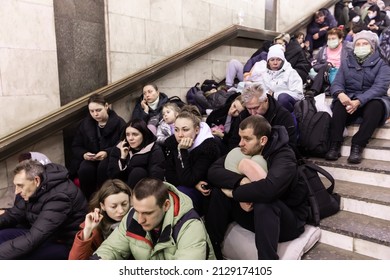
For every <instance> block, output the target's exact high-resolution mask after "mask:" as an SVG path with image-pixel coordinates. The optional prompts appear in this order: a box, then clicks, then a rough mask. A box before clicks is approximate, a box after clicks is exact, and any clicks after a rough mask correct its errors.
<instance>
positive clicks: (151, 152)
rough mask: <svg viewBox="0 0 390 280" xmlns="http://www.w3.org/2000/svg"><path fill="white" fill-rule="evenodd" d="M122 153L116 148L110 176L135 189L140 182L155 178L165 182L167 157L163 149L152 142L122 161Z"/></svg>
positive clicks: (110, 165) (113, 152) (110, 164)
mask: <svg viewBox="0 0 390 280" xmlns="http://www.w3.org/2000/svg"><path fill="white" fill-rule="evenodd" d="M120 158H121V151H120V149H119V148H117V147H114V148H113V149H112V151H111V154H110V159H109V163H108V176H109V177H110V178H112V179H121V180H123V181H124V182H127V184H128V185H129V186H130V187H131V188H134V186H135V185H136V184H137V183H138V181H139V180H141V179H143V178H145V177H153V178H157V179H160V180H164V173H165V170H164V166H163V164H164V160H165V156H164V153H163V151H162V149H161V147H160V146H159V145H158V144H157V143H156V142H152V143H150V144H149V145H147V146H146V147H144V148H143V149H141V150H140V151H138V152H136V153H132V152H130V153H129V155H128V156H127V158H126V159H125V160H121V159H120Z"/></svg>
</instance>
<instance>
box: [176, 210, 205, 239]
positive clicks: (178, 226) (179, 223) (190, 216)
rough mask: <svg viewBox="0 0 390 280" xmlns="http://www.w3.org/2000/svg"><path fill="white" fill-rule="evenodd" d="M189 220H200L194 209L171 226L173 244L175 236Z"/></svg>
mask: <svg viewBox="0 0 390 280" xmlns="http://www.w3.org/2000/svg"><path fill="white" fill-rule="evenodd" d="M191 219H197V220H200V217H199V214H198V213H197V212H196V211H195V210H194V208H191V209H190V211H188V212H187V213H185V214H184V215H183V216H182V217H181V218H180V219H179V220H178V221H177V223H176V224H175V225H174V226H173V229H172V237H173V240H175V242H177V236H178V235H179V232H180V230H181V227H182V226H183V225H184V223H185V222H187V221H188V220H191Z"/></svg>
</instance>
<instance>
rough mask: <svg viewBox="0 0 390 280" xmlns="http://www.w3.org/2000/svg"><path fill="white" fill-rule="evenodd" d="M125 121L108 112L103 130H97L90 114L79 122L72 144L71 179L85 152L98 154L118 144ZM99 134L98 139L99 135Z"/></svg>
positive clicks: (110, 111)
mask: <svg viewBox="0 0 390 280" xmlns="http://www.w3.org/2000/svg"><path fill="white" fill-rule="evenodd" d="M125 125H126V123H125V121H124V120H123V119H122V118H121V117H120V116H118V115H117V114H116V113H115V112H114V111H113V110H109V111H108V121H107V124H106V125H105V127H104V128H102V129H101V128H99V127H98V125H97V122H96V121H95V120H94V119H93V118H92V117H91V115H90V114H88V116H87V117H86V118H85V119H84V120H83V121H82V122H81V124H80V126H79V128H78V130H77V133H76V135H75V136H74V139H73V143H72V163H71V166H70V170H69V171H70V174H71V177H73V176H75V174H77V170H78V169H79V166H80V163H81V162H82V161H83V160H84V158H83V155H84V154H85V153H86V152H91V153H98V152H100V151H106V152H107V155H109V154H110V152H111V149H112V148H113V147H114V146H115V145H116V144H117V143H118V142H119V140H121V139H120V137H121V135H122V133H123V130H124V127H125ZM98 130H99V132H100V137H99V133H98Z"/></svg>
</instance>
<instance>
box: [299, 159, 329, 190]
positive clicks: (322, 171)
mask: <svg viewBox="0 0 390 280" xmlns="http://www.w3.org/2000/svg"><path fill="white" fill-rule="evenodd" d="M305 166H306V167H308V168H310V169H313V170H315V171H317V172H318V173H320V174H322V175H323V176H324V177H325V178H326V179H328V180H329V182H330V183H331V185H330V187H329V188H327V192H328V193H330V194H331V193H332V192H333V190H334V178H333V176H332V175H330V173H329V172H328V171H326V170H325V169H323V168H322V167H319V166H318V165H316V164H314V163H311V162H306V163H305Z"/></svg>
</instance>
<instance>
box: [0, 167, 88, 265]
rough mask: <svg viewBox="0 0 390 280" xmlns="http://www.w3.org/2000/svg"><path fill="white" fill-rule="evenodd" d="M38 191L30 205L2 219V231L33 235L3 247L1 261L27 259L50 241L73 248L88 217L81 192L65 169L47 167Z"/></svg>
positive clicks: (19, 204) (21, 205)
mask: <svg viewBox="0 0 390 280" xmlns="http://www.w3.org/2000/svg"><path fill="white" fill-rule="evenodd" d="M41 180H42V181H41V184H40V186H39V188H38V190H37V191H36V192H35V194H34V195H33V196H31V197H30V199H29V201H24V200H23V199H17V200H16V204H15V205H14V207H12V208H11V209H9V210H7V211H6V212H5V213H4V214H3V215H1V216H0V229H5V228H13V227H16V226H22V227H27V228H29V231H28V232H27V233H26V234H25V235H23V236H19V237H17V238H15V239H12V240H9V241H6V242H4V243H2V244H0V259H23V257H24V256H25V255H26V254H28V253H31V252H32V251H34V250H35V249H36V248H38V247H39V246H40V245H41V244H42V243H43V242H45V241H47V240H48V239H51V240H58V241H59V242H61V243H66V244H68V245H69V249H70V247H71V245H72V243H73V240H74V236H75V234H76V233H77V231H78V230H79V225H80V223H82V222H83V221H84V218H85V215H86V214H87V201H86V199H85V197H84V195H83V193H82V192H81V190H80V189H79V188H77V187H76V186H75V185H74V184H73V182H72V181H71V180H69V179H68V170H67V169H66V168H65V167H64V166H61V165H58V164H54V163H50V164H47V165H45V172H44V174H43V176H42V178H41Z"/></svg>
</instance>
